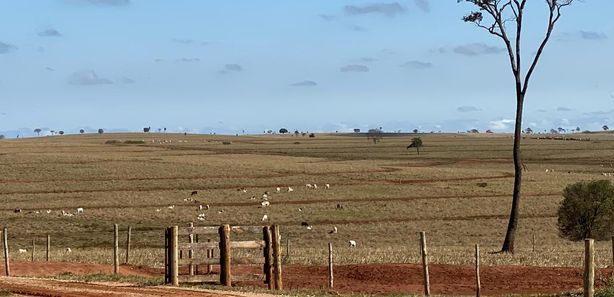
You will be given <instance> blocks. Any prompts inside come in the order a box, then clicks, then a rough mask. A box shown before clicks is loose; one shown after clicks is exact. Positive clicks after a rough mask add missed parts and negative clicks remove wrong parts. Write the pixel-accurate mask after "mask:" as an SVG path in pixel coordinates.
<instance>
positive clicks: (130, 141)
mask: <svg viewBox="0 0 614 297" xmlns="http://www.w3.org/2000/svg"><path fill="white" fill-rule="evenodd" d="M124 144H145V140H126V141H124Z"/></svg>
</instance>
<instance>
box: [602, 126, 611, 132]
mask: <svg viewBox="0 0 614 297" xmlns="http://www.w3.org/2000/svg"><path fill="white" fill-rule="evenodd" d="M601 129H603V131H608V130H610V127H608V125H603V127H601Z"/></svg>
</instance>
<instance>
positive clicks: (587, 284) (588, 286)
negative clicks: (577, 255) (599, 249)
mask: <svg viewBox="0 0 614 297" xmlns="http://www.w3.org/2000/svg"><path fill="white" fill-rule="evenodd" d="M594 295H595V241H594V240H593V239H585V240H584V297H593V296H594Z"/></svg>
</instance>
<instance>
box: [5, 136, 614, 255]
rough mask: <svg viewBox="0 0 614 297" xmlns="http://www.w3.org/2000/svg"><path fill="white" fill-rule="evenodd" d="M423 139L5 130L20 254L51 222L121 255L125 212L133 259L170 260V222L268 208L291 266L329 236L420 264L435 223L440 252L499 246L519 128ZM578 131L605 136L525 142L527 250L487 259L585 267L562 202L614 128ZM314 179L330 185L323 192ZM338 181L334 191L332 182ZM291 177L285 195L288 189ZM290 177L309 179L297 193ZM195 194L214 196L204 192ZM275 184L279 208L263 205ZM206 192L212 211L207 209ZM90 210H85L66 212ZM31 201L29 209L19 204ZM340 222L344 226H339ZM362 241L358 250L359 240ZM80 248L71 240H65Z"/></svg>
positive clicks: (84, 250)
mask: <svg viewBox="0 0 614 297" xmlns="http://www.w3.org/2000/svg"><path fill="white" fill-rule="evenodd" d="M414 136H415V135H387V136H385V137H384V139H383V141H382V142H381V143H379V144H373V143H372V142H370V141H368V140H367V139H366V137H365V136H364V135H360V136H359V135H349V134H348V135H317V137H315V138H308V137H294V136H293V135H285V136H281V135H273V136H238V137H234V136H216V135H187V136H185V135H179V134H154V133H152V134H141V133H134V134H103V135H93V134H92V135H74V136H73V135H71V136H58V137H41V138H32V139H19V140H3V141H0V201H1V204H0V205H1V206H0V212H1V213H2V215H1V216H0V225H3V226H7V227H8V228H9V237H10V242H11V245H10V246H11V249H12V254H13V257H14V258H16V259H26V258H27V257H28V255H25V254H18V253H16V251H17V249H18V248H27V249H30V245H31V241H32V239H34V238H36V239H37V240H38V243H39V248H38V251H39V252H38V253H37V257H38V258H39V259H41V258H42V257H43V253H42V246H43V244H44V238H45V236H46V234H50V235H51V238H52V246H53V247H54V250H53V253H52V257H53V258H54V259H55V260H65V261H83V262H101V263H109V262H110V261H111V252H110V247H111V241H112V230H113V223H118V224H119V225H120V227H121V228H122V230H124V229H125V228H126V227H127V226H128V225H130V226H132V228H133V245H132V246H133V248H134V249H135V250H134V252H133V257H132V260H133V262H134V263H136V264H146V265H150V266H158V267H159V266H160V265H161V264H162V262H163V256H162V255H163V253H162V247H163V243H164V241H163V228H164V227H166V226H171V225H180V226H187V224H188V223H190V222H194V223H195V225H197V226H198V225H219V224H222V223H229V224H232V225H260V224H262V222H261V219H262V216H263V215H264V214H267V215H268V217H269V223H275V224H280V225H281V226H282V237H283V238H284V239H286V238H287V239H288V240H289V242H290V254H289V255H286V256H287V258H286V260H287V262H288V263H303V264H315V263H324V262H325V261H326V256H325V251H326V248H327V247H326V244H327V243H328V242H333V244H334V245H335V247H336V250H337V251H336V253H337V257H338V260H337V261H338V262H340V263H418V256H419V250H418V232H419V231H426V232H427V239H428V243H429V247H430V250H431V254H430V255H431V259H432V261H433V262H437V263H449V264H463V263H472V261H473V259H472V252H473V245H474V244H475V243H479V244H481V246H482V249H483V250H484V251H496V250H498V249H499V248H500V244H501V241H502V238H503V235H504V232H505V227H506V224H507V215H508V212H509V207H510V201H511V190H512V183H513V179H512V175H513V167H512V163H511V144H512V140H511V138H510V137H509V135H496V134H490V135H485V134H484V135H467V134H458V135H457V134H442V135H438V134H425V135H421V137H422V139H423V142H424V148H423V149H422V150H421V153H420V155H417V154H416V152H415V150H406V149H405V147H406V146H407V144H408V143H409V140H410V139H411V138H412V137H414ZM576 137H583V138H591V141H590V142H584V141H561V140H538V139H532V138H531V137H527V139H526V140H525V141H524V144H523V157H524V160H525V164H526V165H527V167H528V171H527V172H526V173H525V175H524V188H523V193H524V194H523V202H522V210H521V214H522V219H521V224H520V230H519V233H518V238H517V250H518V251H517V253H516V254H515V255H513V256H510V255H489V254H486V255H484V256H483V257H484V259H483V261H485V262H486V264H522V265H542V266H577V267H579V266H581V263H582V252H581V251H582V244H581V243H572V242H569V241H566V240H563V239H560V238H559V237H558V235H557V229H556V211H557V208H558V204H559V202H560V201H561V199H562V197H561V192H562V189H563V188H564V187H565V186H566V185H567V184H569V183H573V182H576V181H580V180H592V179H602V178H606V177H604V176H602V172H614V167H613V165H612V162H613V158H612V157H613V155H612V151H613V150H614V135H610V134H582V135H577V136H576ZM109 140H118V141H119V142H120V143H115V144H110V143H107V142H108V141H109ZM126 140H133V141H136V142H135V143H134V144H124V143H123V142H125V141H126ZM140 140H143V141H144V142H143V143H139V142H138V141H140ZM223 142H232V143H231V144H224V143H223ZM546 169H554V172H545V170H546ZM308 183H310V184H314V183H315V184H318V185H319V188H318V189H317V190H314V189H308V188H307V187H306V186H305V184H308ZM327 183H328V184H330V185H331V188H330V189H324V188H323V185H324V184H327ZM278 186H279V187H281V188H282V192H281V193H276V191H275V188H276V187H278ZM288 186H290V187H292V188H294V191H293V192H291V193H287V191H286V189H287V187H288ZM239 188H245V189H246V190H247V193H243V192H242V191H238V189H239ZM192 191H198V195H195V196H193V197H191V196H190V193H191V192H192ZM265 191H268V192H270V199H269V200H270V203H271V205H270V207H268V208H261V207H260V202H261V196H262V194H263V193H264V192H265ZM252 195H255V196H256V200H252V199H250V197H251V196H252ZM190 198H193V199H195V200H197V201H190V200H189V199H190ZM198 204H202V205H206V204H208V205H210V209H209V210H206V211H199V210H198ZM338 204H339V205H340V206H342V208H341V209H338V208H337V205H338ZM171 205H175V207H174V209H169V208H168V206H171ZM78 207H82V208H84V210H85V211H84V213H83V214H80V215H75V216H72V217H67V216H62V215H61V211H62V210H64V211H66V212H72V213H74V212H76V209H77V208H78ZM15 208H21V209H22V210H23V211H22V212H21V213H14V209H15ZM299 208H300V209H302V211H299ZM49 210H50V213H48V211H49ZM199 213H205V221H199V220H197V217H198V214H199ZM302 222H307V223H309V224H310V225H312V226H313V230H311V231H310V230H307V229H306V228H305V227H303V226H301V223H302ZM333 226H336V227H337V228H338V230H339V231H338V233H337V234H329V233H328V231H329V230H331V229H332V228H333ZM533 235H535V239H536V244H537V245H536V250H535V251H534V252H533V251H532V244H531V242H532V237H533ZM123 236H124V235H123V233H122V241H123ZM348 240H355V241H356V242H357V243H358V244H357V247H356V248H349V247H348V246H347V245H348V244H347V242H348ZM609 246H610V245H609V243H599V244H598V245H597V249H598V251H599V253H598V257H597V263H598V264H599V266H602V267H603V266H606V265H609V264H610V262H611V251H610V247H609ZM67 247H70V248H71V249H72V252H71V253H66V252H65V251H64V250H65V248H67Z"/></svg>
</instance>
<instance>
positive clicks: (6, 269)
mask: <svg viewBox="0 0 614 297" xmlns="http://www.w3.org/2000/svg"><path fill="white" fill-rule="evenodd" d="M7 231H8V229H7V228H6V227H4V229H2V243H3V246H4V273H5V274H6V276H11V268H10V265H9V239H8V233H7Z"/></svg>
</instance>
